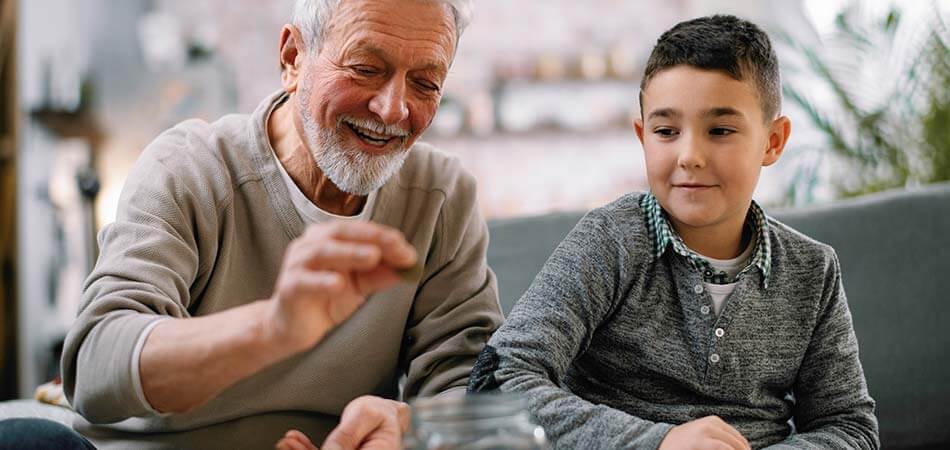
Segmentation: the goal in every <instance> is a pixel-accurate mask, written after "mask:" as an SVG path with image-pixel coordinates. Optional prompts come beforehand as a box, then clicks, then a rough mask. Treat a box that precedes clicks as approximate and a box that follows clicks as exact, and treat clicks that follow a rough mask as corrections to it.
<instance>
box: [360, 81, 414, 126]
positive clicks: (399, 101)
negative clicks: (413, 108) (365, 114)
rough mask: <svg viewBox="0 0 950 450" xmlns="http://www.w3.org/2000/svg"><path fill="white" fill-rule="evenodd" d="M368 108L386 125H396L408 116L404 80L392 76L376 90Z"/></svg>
mask: <svg viewBox="0 0 950 450" xmlns="http://www.w3.org/2000/svg"><path fill="white" fill-rule="evenodd" d="M369 110H370V111H372V112H373V114H376V115H377V116H379V119H380V120H382V121H383V123H385V124H386V125H398V124H399V123H400V122H402V121H404V120H406V119H407V118H408V117H409V105H408V104H406V82H405V80H403V79H402V78H401V77H392V79H390V80H389V81H387V82H386V84H385V85H383V86H382V88H380V90H379V91H377V92H376V95H374V96H373V98H372V100H370V102H369Z"/></svg>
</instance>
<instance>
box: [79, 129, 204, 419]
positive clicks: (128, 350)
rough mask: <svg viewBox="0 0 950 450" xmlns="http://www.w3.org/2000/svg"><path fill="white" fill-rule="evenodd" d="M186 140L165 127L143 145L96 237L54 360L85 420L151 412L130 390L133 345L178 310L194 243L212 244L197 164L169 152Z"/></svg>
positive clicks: (195, 253) (195, 264)
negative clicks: (91, 262)
mask: <svg viewBox="0 0 950 450" xmlns="http://www.w3.org/2000/svg"><path fill="white" fill-rule="evenodd" d="M188 140H189V138H188V136H187V135H186V134H185V133H184V132H182V131H180V130H176V129H172V130H170V131H169V132H166V134H164V135H162V136H160V137H159V138H158V139H156V141H155V142H153V143H152V144H150V145H149V147H148V148H146V150H145V151H144V152H143V154H142V156H141V157H140V158H139V160H138V161H137V162H136V164H135V166H134V167H133V170H132V171H131V173H130V174H129V177H128V180H127V181H126V183H125V186H124V188H123V191H122V195H121V197H120V200H119V210H118V212H117V217H116V221H115V222H114V223H112V224H109V225H107V226H105V227H104V228H103V229H102V231H101V232H100V233H99V249H100V253H99V259H98V261H97V262H96V266H95V268H94V269H93V271H92V273H91V274H90V275H89V277H88V278H87V279H86V282H85V285H84V288H83V293H82V301H81V306H80V310H79V315H78V317H77V319H76V321H75V322H74V324H73V326H72V327H71V329H70V330H69V333H68V334H67V336H66V342H65V345H64V349H63V356H62V377H63V385H64V389H65V393H66V396H67V398H68V399H69V401H70V403H71V404H72V405H73V406H74V407H75V409H76V411H77V412H79V413H80V414H82V415H83V416H84V417H85V418H86V419H87V420H89V421H90V422H92V423H113V422H118V421H121V420H124V419H127V418H129V417H134V416H147V415H149V414H153V413H152V412H151V411H153V410H152V409H151V408H149V407H148V405H147V404H145V403H144V402H143V401H142V400H143V399H141V398H140V396H139V395H136V391H135V380H134V374H133V373H132V370H131V369H132V368H133V364H134V363H133V361H132V359H133V354H134V350H135V344H136V342H137V340H138V338H139V336H140V335H141V333H142V332H143V331H144V330H145V329H146V328H147V327H148V326H149V325H150V324H151V323H152V322H154V321H156V320H161V319H162V318H166V317H178V318H180V317H187V316H188V314H189V313H188V307H189V305H190V302H191V289H192V287H193V283H194V282H195V280H196V278H197V277H198V274H199V272H200V271H201V270H202V269H201V267H199V266H200V264H199V253H201V252H202V249H201V248H199V246H213V245H216V243H217V238H216V237H215V233H216V227H215V226H214V224H216V223H217V218H216V217H217V204H216V202H215V201H214V200H213V194H212V192H211V191H212V189H211V188H210V186H206V185H205V184H204V183H203V182H202V181H201V179H202V176H203V174H202V173H201V169H200V166H201V164H194V162H193V161H187V159H189V158H191V156H190V155H191V154H192V153H193V152H186V151H183V150H181V151H179V150H180V149H183V148H185V147H187V146H188V145H196V144H195V143H194V142H187V141H188ZM198 145H200V144H198ZM172 156H174V158H172ZM176 158H177V159H176ZM176 160H177V161H179V162H178V163H177V164H176V163H175V161H176ZM168 164H175V166H174V168H171V167H169V166H168ZM197 236H202V238H201V239H200V242H199V239H198V238H197ZM205 254H213V252H208V253H205Z"/></svg>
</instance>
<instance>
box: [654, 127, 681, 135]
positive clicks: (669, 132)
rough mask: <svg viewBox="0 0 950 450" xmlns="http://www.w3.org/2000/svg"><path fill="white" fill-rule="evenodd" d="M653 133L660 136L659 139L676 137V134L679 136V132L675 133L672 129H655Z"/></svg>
mask: <svg viewBox="0 0 950 450" xmlns="http://www.w3.org/2000/svg"><path fill="white" fill-rule="evenodd" d="M653 133H654V134H658V135H660V136H661V137H672V136H676V135H677V134H679V132H678V131H676V130H675V129H673V128H657V129H655V130H653Z"/></svg>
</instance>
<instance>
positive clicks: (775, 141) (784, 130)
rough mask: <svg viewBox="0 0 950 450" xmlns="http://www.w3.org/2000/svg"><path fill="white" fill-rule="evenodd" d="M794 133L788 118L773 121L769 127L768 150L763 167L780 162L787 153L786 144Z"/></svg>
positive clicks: (783, 117)
mask: <svg viewBox="0 0 950 450" xmlns="http://www.w3.org/2000/svg"><path fill="white" fill-rule="evenodd" d="M791 133H792V121H791V120H790V119H789V118H788V117H787V116H779V117H778V118H777V119H775V120H773V121H772V126H770V127H769V142H768V145H769V146H768V148H766V149H765V155H764V156H763V158H762V166H763V167H764V166H771V165H772V164H775V162H776V161H778V158H779V157H780V156H782V152H783V151H785V144H786V143H788V136H789V135H790V134H791Z"/></svg>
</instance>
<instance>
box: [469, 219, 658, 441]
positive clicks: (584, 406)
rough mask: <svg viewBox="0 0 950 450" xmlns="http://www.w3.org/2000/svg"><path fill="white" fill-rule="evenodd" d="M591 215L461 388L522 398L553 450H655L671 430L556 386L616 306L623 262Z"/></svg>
mask: <svg viewBox="0 0 950 450" xmlns="http://www.w3.org/2000/svg"><path fill="white" fill-rule="evenodd" d="M598 212H599V211H597V210H595V211H594V212H591V213H589V214H587V215H586V216H585V217H584V218H583V219H582V220H581V221H580V222H579V223H578V224H577V226H576V227H575V228H574V230H573V231H572V232H571V233H570V234H569V235H568V236H567V238H565V240H564V241H563V242H562V243H561V244H560V245H559V246H558V248H557V249H556V250H555V251H554V253H553V254H552V255H551V257H550V258H549V259H548V261H547V263H546V264H545V265H544V268H543V269H542V270H541V273H540V274H538V276H537V278H536V279H535V280H534V282H533V283H532V285H531V287H530V288H529V289H528V291H527V292H526V293H525V294H524V296H523V297H522V298H521V300H520V301H519V302H518V303H517V304H516V305H515V307H514V309H513V310H512V312H511V314H510V315H509V317H508V319H507V321H506V323H505V325H503V326H502V328H501V329H499V331H498V332H496V333H495V335H494V336H492V339H491V341H490V342H489V346H488V347H486V349H485V350H484V351H483V353H482V355H481V356H480V357H479V361H478V363H476V366H475V370H474V371H473V373H472V380H471V383H470V385H469V389H470V390H483V389H490V388H493V387H498V388H499V389H500V390H501V391H504V392H518V393H522V394H524V395H525V396H526V397H527V400H528V405H529V409H530V411H531V413H532V414H533V415H534V417H535V418H536V420H537V421H538V422H539V424H540V425H542V426H543V427H544V428H545V430H546V431H547V433H548V436H549V438H550V439H551V440H552V441H553V442H555V443H556V448H570V449H574V448H584V449H598V448H603V449H622V448H657V446H658V445H659V444H660V442H661V441H662V440H663V438H664V436H665V435H666V433H667V431H669V429H670V428H672V425H669V424H662V423H654V422H650V421H647V420H643V419H640V418H637V417H634V416H632V415H629V414H627V413H625V412H622V411H619V410H616V409H613V408H609V407H607V406H604V405H595V404H593V403H591V402H588V401H586V400H584V399H582V398H581V397H578V396H577V395H574V394H573V393H571V392H569V391H568V390H567V389H565V388H563V387H562V386H563V377H564V375H565V373H566V372H567V370H568V368H569V367H570V366H571V364H572V362H573V361H574V359H575V358H576V357H577V356H578V355H581V354H583V353H584V352H585V351H586V349H587V346H588V345H589V344H590V341H591V337H592V335H593V333H594V332H595V331H596V329H597V328H598V326H599V325H600V323H601V322H602V321H603V320H605V318H607V317H608V316H609V315H610V313H611V312H612V310H613V309H614V305H615V304H616V302H618V301H620V300H621V299H620V298H618V297H620V296H622V295H623V291H624V290H625V287H626V286H625V285H624V283H623V281H622V274H623V272H624V266H625V265H628V264H630V263H631V261H630V256H629V253H628V250H627V249H626V248H625V247H624V245H622V243H621V242H620V241H619V238H615V236H618V235H619V232H618V231H617V230H616V227H615V226H614V225H613V223H612V222H611V221H610V218H609V217H606V216H603V215H601V214H598ZM631 251H638V250H637V249H632V250H631Z"/></svg>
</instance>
